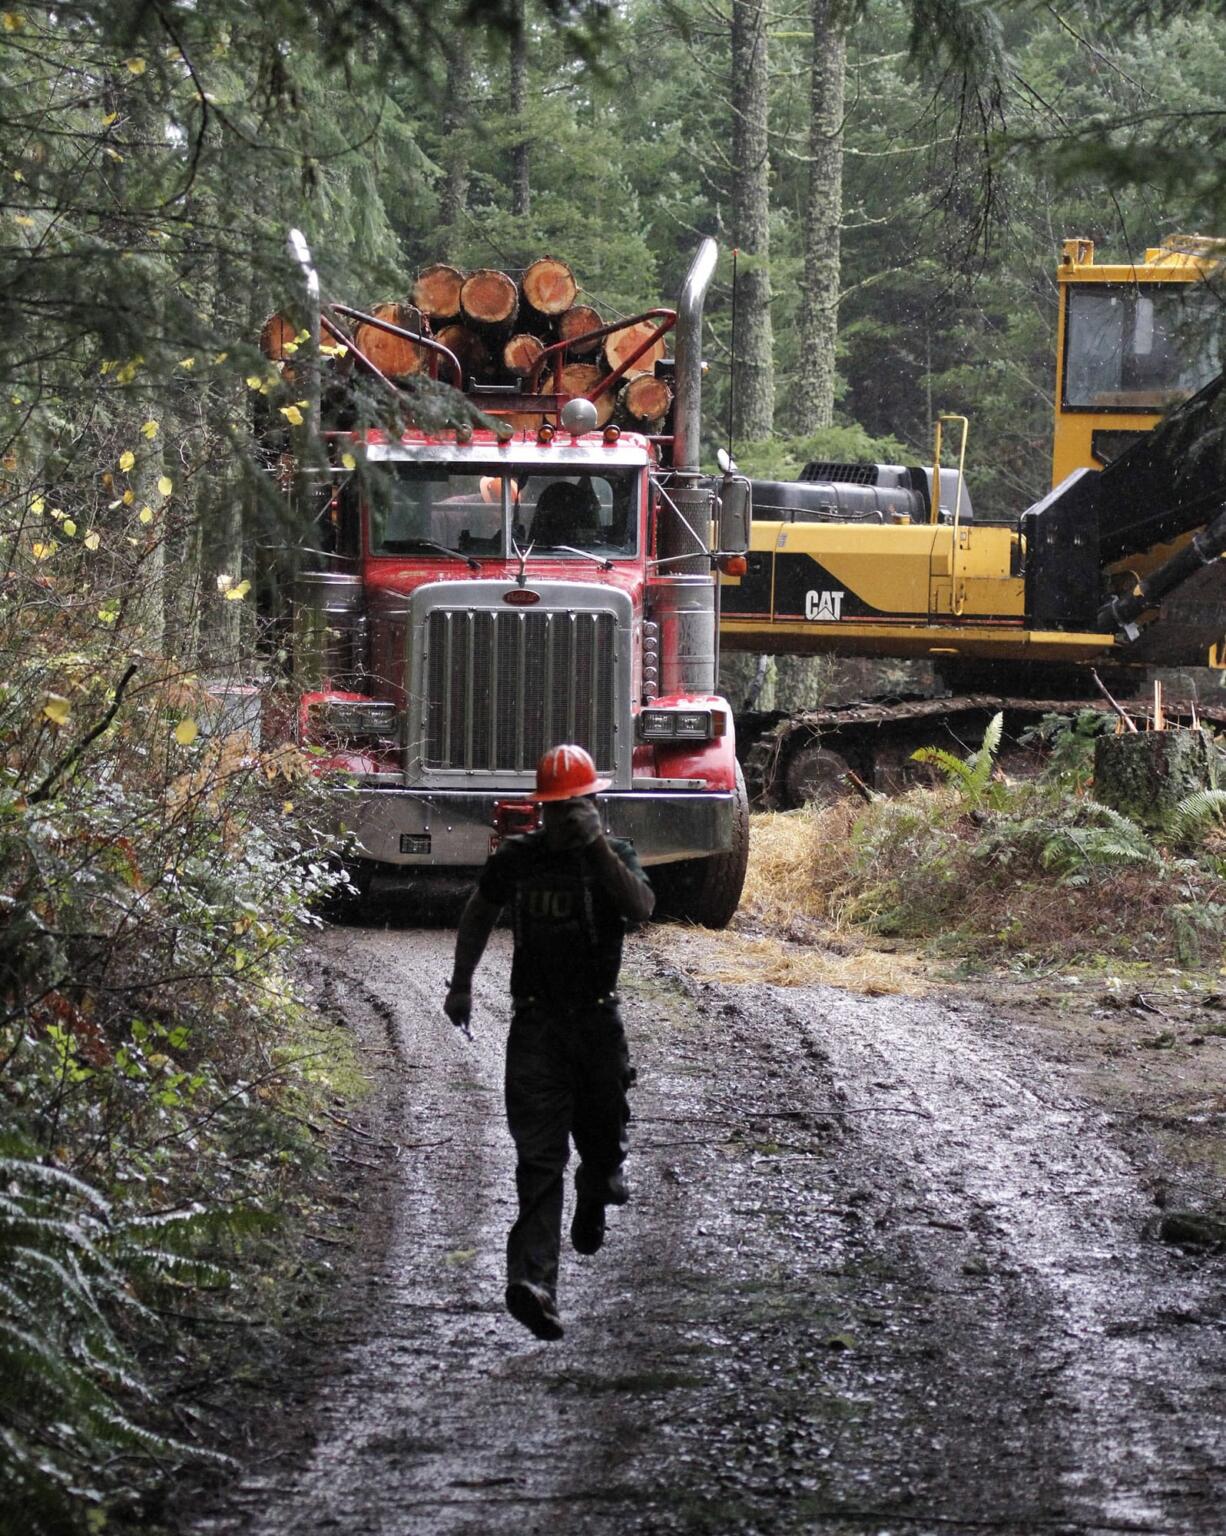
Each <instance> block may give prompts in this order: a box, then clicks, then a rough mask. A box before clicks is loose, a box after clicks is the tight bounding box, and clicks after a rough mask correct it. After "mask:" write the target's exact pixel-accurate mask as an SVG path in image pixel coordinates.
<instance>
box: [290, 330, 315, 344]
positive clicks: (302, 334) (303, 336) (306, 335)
mask: <svg viewBox="0 0 1226 1536" xmlns="http://www.w3.org/2000/svg"><path fill="white" fill-rule="evenodd" d="M310 339H311V333H310V331H308V330H301V331H299V332H298V334H297V335H296V336H295V337H294V341H295V342H296V343H298V344H299V345H301V343H302V342H304V341H310Z"/></svg>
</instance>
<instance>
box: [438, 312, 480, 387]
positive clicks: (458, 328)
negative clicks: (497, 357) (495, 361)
mask: <svg viewBox="0 0 1226 1536" xmlns="http://www.w3.org/2000/svg"><path fill="white" fill-rule="evenodd" d="M435 340H436V341H439V342H441V343H442V345H443V346H445V347H446V348H448V350H449V351H451V352H454V353H455V355H456V357H457V358H458V359H459V363H460V369H461V371H462V373H463V376H464V383H465V385H467V384H468V381H469V380H470V379H476V380H477V381H478V383H484V382H485V381H486V380H487V379H488V377H489V374H490V354H489V349H488V348H487V347H486V345H485V342H484V341H482V339H481V337H480V336H478V335H477V333H476V332H475V331H473V330H471V329H470V328H469V327H468V326H466V325H445V326H444V327H443V328H442V330H441V331H439V333H438V335H437V336H436V337H435Z"/></svg>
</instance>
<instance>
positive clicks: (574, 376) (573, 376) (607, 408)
mask: <svg viewBox="0 0 1226 1536" xmlns="http://www.w3.org/2000/svg"><path fill="white" fill-rule="evenodd" d="M603 377H604V374H603V371H602V370H601V369H599V368H597V367H596V366H595V364H593V363H567V365H566V367H565V368H563V369H562V376H561V379H560V381H559V385H558V393H559V394H561V395H569V396H572V397H573V396H575V395H586V394H588V393H589V391H591V390H593V389H594V388H595V387H596V385H597V384H598V383H599V382H600V380H601V379H602V378H603ZM592 403H593V404H594V405H595V407H596V425H597V426H598V427H603V426H604V424H605V423H606V422H607V421H608V419H609V418H610V416H612V414H613V406H614V403H615V402H614V399H613V391H612V390H606V391H605V392H604V394H603V395H601V396H600V398H599V399H598V400H595V401H593V402H592Z"/></svg>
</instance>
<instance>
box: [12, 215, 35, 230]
mask: <svg viewBox="0 0 1226 1536" xmlns="http://www.w3.org/2000/svg"><path fill="white" fill-rule="evenodd" d="M13 222H14V223H15V224H20V225H21V227H22V229H33V228H34V220H33V219H32V218H31V217H30V215H29V214H28V213H15V214H14V215H13Z"/></svg>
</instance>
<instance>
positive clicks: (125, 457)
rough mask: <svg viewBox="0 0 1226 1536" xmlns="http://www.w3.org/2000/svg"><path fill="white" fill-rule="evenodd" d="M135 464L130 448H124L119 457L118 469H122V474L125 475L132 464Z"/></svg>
mask: <svg viewBox="0 0 1226 1536" xmlns="http://www.w3.org/2000/svg"><path fill="white" fill-rule="evenodd" d="M135 463H136V455H135V454H134V453H133V452H132V450H131V449H130V448H125V449H124V451H123V452H122V453H121V454H120V455H119V467H120V469H122V470H123V472H124V474H125V475H126V474H127V472H128V471H129V470H130V469H131V468H132V466H133V464H135Z"/></svg>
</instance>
